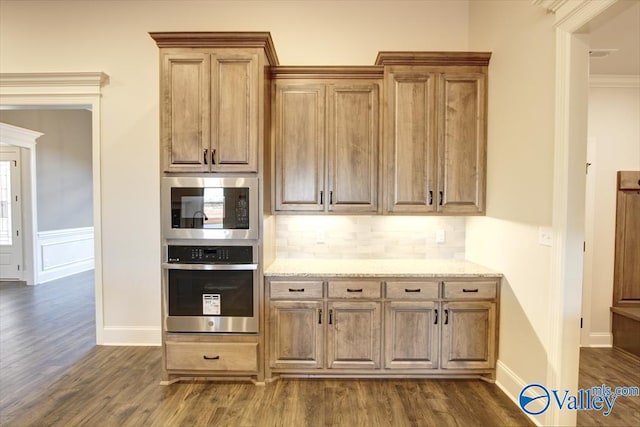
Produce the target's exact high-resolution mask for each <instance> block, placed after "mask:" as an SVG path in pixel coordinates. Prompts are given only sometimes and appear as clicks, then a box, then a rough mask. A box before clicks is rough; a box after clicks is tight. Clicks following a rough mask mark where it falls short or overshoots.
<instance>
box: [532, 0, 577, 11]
mask: <svg viewBox="0 0 640 427" xmlns="http://www.w3.org/2000/svg"><path fill="white" fill-rule="evenodd" d="M568 1H569V0H532V2H533V4H535V5H538V6H540V7H542V8H543V9H546V10H547V12H549V13H556V11H557V10H558V9H560V8H561V7H562V6H563V5H564V4H565V3H566V2H568Z"/></svg>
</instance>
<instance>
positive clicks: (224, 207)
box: [161, 177, 259, 240]
mask: <svg viewBox="0 0 640 427" xmlns="http://www.w3.org/2000/svg"><path fill="white" fill-rule="evenodd" d="M258 188H259V186H258V178H254V177H224V178H217V177H163V178H162V188H161V205H162V214H161V217H162V233H163V237H164V238H165V239H254V240H255V239H257V238H258Z"/></svg>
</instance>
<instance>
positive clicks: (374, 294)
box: [329, 280, 380, 298]
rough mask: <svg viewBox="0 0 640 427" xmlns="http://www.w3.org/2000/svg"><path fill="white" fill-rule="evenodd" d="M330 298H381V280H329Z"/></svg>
mask: <svg viewBox="0 0 640 427" xmlns="http://www.w3.org/2000/svg"><path fill="white" fill-rule="evenodd" d="M329 298H380V282H371V281H362V280H344V281H335V282H329Z"/></svg>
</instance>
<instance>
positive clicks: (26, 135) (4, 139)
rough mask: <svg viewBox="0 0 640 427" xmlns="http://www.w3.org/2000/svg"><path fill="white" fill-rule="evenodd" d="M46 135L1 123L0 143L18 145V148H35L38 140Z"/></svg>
mask: <svg viewBox="0 0 640 427" xmlns="http://www.w3.org/2000/svg"><path fill="white" fill-rule="evenodd" d="M42 135H44V134H43V133H41V132H36V131H35V130H30V129H25V128H21V127H18V126H13V125H10V124H7V123H0V143H2V144H10V145H16V146H18V147H33V146H34V145H35V143H36V139H38V138H40V137H41V136H42Z"/></svg>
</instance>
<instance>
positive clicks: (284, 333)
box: [269, 301, 323, 369]
mask: <svg viewBox="0 0 640 427" xmlns="http://www.w3.org/2000/svg"><path fill="white" fill-rule="evenodd" d="M269 310H270V315H269V318H270V325H269V338H270V341H269V346H270V351H269V353H270V366H271V367H272V368H302V369H307V368H321V367H322V355H323V346H322V339H323V333H322V322H323V319H322V301H275V302H271V304H270V305H269Z"/></svg>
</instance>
